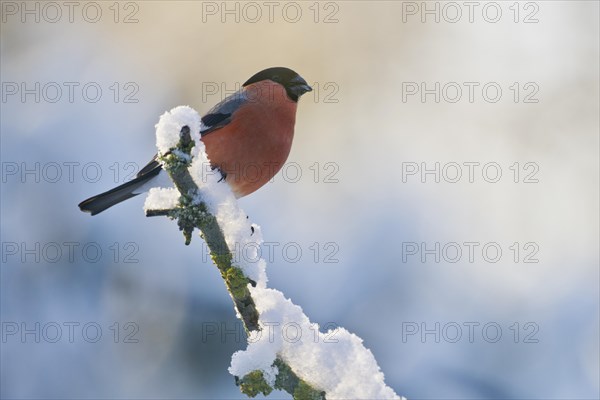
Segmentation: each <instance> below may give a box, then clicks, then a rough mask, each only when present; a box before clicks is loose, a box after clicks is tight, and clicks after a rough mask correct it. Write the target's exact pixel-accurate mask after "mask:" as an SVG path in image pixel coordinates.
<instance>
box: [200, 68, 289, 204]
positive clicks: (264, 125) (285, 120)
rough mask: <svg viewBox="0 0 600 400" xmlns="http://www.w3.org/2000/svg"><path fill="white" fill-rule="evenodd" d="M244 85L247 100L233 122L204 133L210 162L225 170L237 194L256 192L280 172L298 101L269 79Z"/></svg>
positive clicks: (285, 157) (238, 195) (287, 148)
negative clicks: (206, 133) (293, 99)
mask: <svg viewBox="0 0 600 400" xmlns="http://www.w3.org/2000/svg"><path fill="white" fill-rule="evenodd" d="M244 89H245V95H246V96H247V100H246V101H245V102H244V104H243V105H241V106H240V107H239V108H238V109H237V110H236V111H235V113H234V114H233V115H232V118H231V122H230V123H229V124H227V125H226V126H224V127H223V128H221V129H218V130H216V131H214V132H212V133H210V134H208V135H206V136H204V137H202V141H203V142H204V145H205V146H206V153H207V155H208V158H209V160H210V162H211V164H212V165H213V166H216V167H219V169H220V170H221V171H222V172H224V173H225V174H226V181H227V183H228V184H229V185H230V186H231V188H232V190H233V192H234V193H235V195H236V197H242V196H246V195H248V194H250V193H252V192H254V191H255V190H257V189H259V188H260V187H261V186H263V185H264V184H265V183H267V182H268V181H269V180H271V178H273V176H274V175H275V174H276V173H277V172H279V170H280V169H281V167H282V166H283V164H284V163H285V161H286V160H287V157H288V155H289V153H290V149H291V146H292V140H293V137H294V125H295V122H296V108H297V105H298V104H297V102H295V101H292V100H291V99H290V98H289V97H288V96H287V95H286V92H285V89H284V87H283V86H281V85H279V84H277V83H275V82H272V81H270V80H265V81H261V82H257V83H253V84H251V85H248V86H246V87H245V88H244Z"/></svg>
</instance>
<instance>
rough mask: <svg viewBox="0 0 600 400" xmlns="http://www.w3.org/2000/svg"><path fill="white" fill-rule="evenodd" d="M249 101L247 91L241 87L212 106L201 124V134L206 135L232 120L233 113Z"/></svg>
mask: <svg viewBox="0 0 600 400" xmlns="http://www.w3.org/2000/svg"><path fill="white" fill-rule="evenodd" d="M247 101H248V97H247V95H246V91H245V90H244V89H240V90H238V91H237V92H235V93H233V94H232V95H230V96H227V97H226V98H225V99H223V101H221V102H220V103H218V104H217V105H215V106H214V107H213V108H211V109H210V110H209V111H208V112H207V113H206V115H204V117H202V119H201V121H202V125H201V126H200V136H201V137H202V136H206V135H208V134H209V133H211V132H214V131H216V130H217V129H220V128H222V127H224V126H225V125H227V124H228V123H229V122H231V118H232V116H233V113H235V112H236V111H237V110H238V109H239V108H240V107H241V106H242V105H243V104H245V103H246V102H247Z"/></svg>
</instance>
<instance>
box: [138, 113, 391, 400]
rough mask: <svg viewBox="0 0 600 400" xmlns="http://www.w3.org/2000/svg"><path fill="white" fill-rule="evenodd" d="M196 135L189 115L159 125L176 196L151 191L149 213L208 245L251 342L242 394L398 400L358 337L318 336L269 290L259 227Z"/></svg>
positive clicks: (240, 359) (241, 366)
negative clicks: (242, 253) (235, 252)
mask: <svg viewBox="0 0 600 400" xmlns="http://www.w3.org/2000/svg"><path fill="white" fill-rule="evenodd" d="M199 132H200V117H199V115H198V113H197V112H196V111H194V110H193V109H192V108H190V107H187V106H185V107H183V106H182V107H176V108H174V109H172V110H171V111H170V112H166V113H165V114H163V115H162V116H161V117H160V121H159V122H158V124H157V125H156V144H157V147H158V151H159V160H160V162H161V163H162V165H163V168H164V169H165V170H166V171H167V173H168V174H169V176H170V177H171V179H172V180H173V183H174V184H175V188H176V189H175V188H171V189H164V188H163V189H152V190H151V191H150V192H149V194H148V197H147V198H146V202H145V204H144V210H145V212H146V215H147V216H157V215H163V216H168V217H170V218H171V219H176V220H177V223H178V225H179V229H180V230H182V231H183V234H184V236H185V240H186V244H189V243H190V241H191V235H192V232H193V230H194V229H196V228H197V229H199V230H200V235H201V237H202V238H203V239H204V240H205V241H206V243H207V245H208V248H209V250H210V253H211V257H212V260H213V261H214V263H215V265H216V266H217V268H218V269H219V271H220V272H221V276H222V277H223V280H224V281H225V285H226V286H227V290H228V291H229V294H230V295H231V298H232V299H233V302H234V305H235V311H236V314H237V316H238V318H240V319H241V320H242V322H243V324H244V328H245V330H246V334H247V335H248V343H249V344H248V347H247V349H246V350H244V351H238V352H236V353H234V354H233V356H232V359H231V366H230V368H229V372H230V373H231V374H232V375H233V376H234V377H235V380H236V383H237V384H238V385H239V386H240V389H241V391H242V392H243V393H245V394H246V395H248V396H250V397H254V396H256V395H257V394H258V393H262V394H264V395H268V394H269V393H271V391H272V390H273V389H280V390H285V391H287V392H288V393H290V394H291V395H292V396H293V397H294V399H325V398H327V399H329V400H331V399H347V398H353V399H375V398H376V399H400V397H399V396H398V395H396V393H394V391H393V390H392V389H391V388H389V387H388V386H386V384H385V383H384V377H383V373H382V372H381V371H380V369H379V366H378V365H377V362H376V360H375V358H374V357H373V354H372V353H371V351H370V350H369V349H367V348H366V347H364V346H363V344H362V340H361V339H360V338H359V337H358V336H356V335H354V334H352V333H350V332H348V331H347V330H345V329H343V328H338V329H337V330H330V331H328V332H320V330H319V326H318V324H315V323H311V322H310V320H309V318H308V317H307V316H306V315H305V314H304V313H303V311H302V309H301V308H300V307H299V306H297V305H295V304H293V303H292V302H291V301H290V300H289V299H286V298H285V296H284V295H283V293H281V292H280V291H278V290H275V289H270V288H267V275H266V262H265V260H264V259H262V258H260V256H259V248H260V246H261V245H262V243H263V239H262V233H261V230H260V227H259V226H258V225H256V224H251V223H250V222H249V221H248V218H247V217H246V215H245V214H244V212H243V211H242V210H241V209H240V208H239V207H238V203H237V200H236V198H235V196H234V195H233V193H232V192H231V190H230V188H229V186H228V185H226V184H224V183H223V182H222V179H221V175H220V173H219V172H218V171H214V170H213V169H212V168H211V167H210V162H209V160H208V158H207V156H206V153H205V149H204V144H203V143H202V141H201V140H200V137H199ZM192 135H193V136H192ZM236 247H237V248H244V249H248V250H249V251H252V250H254V253H255V254H248V257H240V260H236V261H235V262H234V260H233V256H232V252H231V251H230V249H233V248H236ZM254 260H255V261H254ZM290 327H293V329H292V330H290ZM290 332H292V333H290ZM298 333H299V334H298Z"/></svg>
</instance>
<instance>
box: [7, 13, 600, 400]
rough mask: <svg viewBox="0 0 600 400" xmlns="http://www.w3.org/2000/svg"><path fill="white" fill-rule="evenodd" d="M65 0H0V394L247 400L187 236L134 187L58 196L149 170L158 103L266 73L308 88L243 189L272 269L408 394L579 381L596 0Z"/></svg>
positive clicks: (591, 328) (585, 366)
mask: <svg viewBox="0 0 600 400" xmlns="http://www.w3.org/2000/svg"><path fill="white" fill-rule="evenodd" d="M47 4H50V5H47ZM73 4H74V5H73V6H72V8H69V7H71V6H67V5H64V4H63V3H44V2H27V3H22V2H8V1H3V2H2V25H1V31H0V33H1V64H0V65H1V71H0V73H1V81H2V103H1V135H0V138H1V158H2V191H1V219H2V226H1V234H2V238H1V241H2V266H1V269H0V278H1V287H0V289H1V297H0V299H1V307H0V311H1V321H2V341H1V343H0V344H1V358H0V361H1V365H0V366H1V381H0V386H1V389H0V395H1V397H2V398H11V399H45V398H64V399H81V398H106V399H112V398H137V399H150V398H178V399H179V398H182V399H183V398H201V399H209V398H210V399H219V398H223V399H224V398H228V399H229V398H244V396H242V395H241V394H240V393H239V391H238V388H237V387H236V386H235V385H234V381H233V377H232V376H230V375H229V373H228V372H227V367H228V366H229V362H230V357H231V354H232V353H233V352H234V351H236V350H238V349H243V348H245V338H244V336H243V334H242V332H241V327H240V325H239V323H238V322H237V321H236V319H235V316H234V312H233V307H232V304H231V300H230V298H229V296H228V294H227V292H226V290H225V287H224V285H223V282H222V279H221V277H220V276H219V274H218V271H217V270H216V268H214V266H213V265H212V264H211V262H210V259H209V258H208V257H207V256H206V250H205V247H204V245H203V244H202V240H201V239H200V238H199V237H198V236H195V237H194V239H193V241H192V244H191V246H189V247H186V246H184V244H183V240H182V236H181V234H180V233H179V232H178V230H177V227H176V224H175V223H174V222H172V221H169V220H167V219H165V218H145V217H144V214H143V211H142V205H143V202H144V198H143V196H139V197H137V198H135V199H132V200H130V201H128V202H127V203H124V204H122V205H119V206H118V207H115V208H113V209H111V210H109V211H107V212H105V213H103V214H101V215H99V216H95V217H93V218H92V217H90V216H89V215H87V214H84V213H81V212H80V211H79V209H78V208H77V204H78V203H79V202H80V201H81V200H83V199H84V198H87V197H89V196H91V195H94V194H97V193H99V192H102V191H105V190H107V189H109V188H111V187H113V186H115V185H116V184H117V183H121V182H123V181H125V180H127V179H128V178H129V177H130V176H131V175H132V174H134V173H135V172H137V169H138V168H140V167H142V166H143V165H144V164H145V163H146V162H147V161H149V159H150V158H151V157H152V155H153V154H154V152H155V147H154V124H155V123H156V122H157V121H158V118H159V116H160V115H161V114H162V113H163V112H164V111H166V110H169V109H171V108H173V107H175V106H177V105H182V104H188V105H190V106H192V107H194V108H195V109H197V110H198V111H199V112H200V113H203V112H206V111H208V109H209V108H210V107H212V105H214V104H215V103H217V102H218V101H220V100H221V99H222V98H223V97H224V96H226V95H227V94H230V93H231V92H232V91H234V90H236V88H237V87H239V84H241V83H243V82H244V81H245V80H246V79H247V78H248V77H250V76H251V75H252V74H253V73H255V72H257V71H259V70H261V69H263V68H266V67H270V66H288V67H291V68H293V69H294V70H296V71H298V72H299V73H300V74H301V75H302V76H303V77H305V78H306V80H307V81H308V82H309V83H311V84H312V85H313V87H314V88H315V90H314V91H313V92H312V93H309V94H307V95H306V96H305V97H303V98H302V99H301V102H300V106H299V110H298V116H297V124H296V137H295V141H294V146H293V149H292V153H291V155H290V159H289V161H290V164H289V167H288V168H286V169H285V170H284V171H282V172H281V173H280V174H278V175H277V176H276V177H275V179H274V182H273V183H271V184H269V185H267V186H265V187H264V188H262V189H261V190H260V191H258V192H257V193H255V194H253V195H251V196H249V197H247V198H244V199H242V200H240V203H241V206H242V208H243V209H244V210H245V211H246V212H247V213H248V215H249V216H250V218H251V219H252V220H253V221H254V222H256V223H258V224H259V225H261V226H262V229H263V234H264V237H265V241H267V242H276V244H274V245H273V248H274V249H275V251H274V253H273V258H272V259H271V260H269V265H268V270H267V272H268V275H269V279H270V282H269V285H270V286H271V287H274V288H277V289H279V290H281V291H283V292H284V293H285V294H286V296H289V297H290V298H291V299H292V300H293V301H294V302H295V303H296V304H298V305H300V306H302V307H303V309H304V311H305V313H306V314H307V315H308V316H309V317H310V318H311V320H313V321H314V322H318V323H320V324H321V325H323V326H325V325H328V324H333V325H339V326H344V327H345V328H347V329H348V330H350V331H351V332H354V333H356V334H357V335H359V336H360V337H361V338H363V339H364V343H365V345H366V346H367V347H368V348H370V349H371V350H372V351H373V353H374V355H375V357H376V359H377V360H378V362H379V365H380V367H381V369H382V370H383V372H384V373H385V375H386V383H387V384H388V385H390V386H391V387H393V388H394V389H395V391H396V392H397V393H398V394H401V395H404V396H407V397H409V398H413V399H417V398H421V399H500V398H502V399H566V398H569V399H592V398H598V397H599V390H600V388H599V374H600V371H599V351H600V350H599V343H598V341H599V293H598V289H599V268H598V263H599V259H598V250H599V249H598V239H599V237H598V236H599V235H598V220H599V218H598V217H599V216H598V181H599V179H598V178H599V177H598V167H599V165H598V144H599V143H598V132H599V127H598V121H599V89H598V86H599V79H598V71H599V65H598V60H599V22H598V21H599V17H598V16H599V9H598V3H597V2H588V1H571V2H566V1H536V2H518V3H511V2H501V3H493V4H491V5H490V3H487V2H482V3H479V2H476V5H475V6H474V8H473V9H470V8H469V7H468V6H466V5H465V4H464V3H451V4H450V3H444V2H427V3H422V2H387V1H373V2H366V1H364V2H363V1H352V2H350V1H342V2H338V1H336V2H324V3H314V2H292V3H285V2H282V3H280V2H275V3H274V5H273V7H274V8H272V9H270V8H269V7H271V6H265V5H264V4H263V3H238V2H228V3H221V2H187V1H174V2H167V1H152V2H150V1H148V2H118V3H115V2H96V3H93V2H92V3H86V2H74V3H73ZM249 4H250V5H249ZM227 10H229V11H230V12H229V13H228V11H227ZM269 10H271V12H272V14H271V15H270V14H269ZM470 10H471V11H472V13H471V15H469V11H470ZM498 10H500V14H497V11H498ZM436 18H437V19H438V20H439V22H438V21H436ZM470 18H471V20H470ZM36 19H37V20H36ZM236 19H237V20H236ZM436 82H439V90H437V91H436ZM465 82H467V83H468V84H465ZM422 83H424V86H421V84H422ZM486 84H487V86H486ZM236 85H238V86H236ZM468 85H471V86H468ZM484 86H485V87H486V92H484V91H483V88H484ZM457 87H458V88H460V89H461V90H462V96H461V98H460V99H457V92H456V90H457V89H456V88H457ZM469 87H473V98H472V101H470V100H469V96H468V94H469ZM415 88H417V90H418V92H417V93H416V94H411V93H413V92H411V90H412V91H414V90H415ZM497 88H500V90H501V92H500V95H499V97H498V96H497V95H496V94H495V92H494V90H497ZM71 89H72V92H70V90H71ZM98 89H99V91H98ZM421 89H425V90H429V92H426V93H425V95H424V98H421V95H422V94H423V92H422V90H421ZM488 89H489V91H488ZM427 93H429V94H427ZM436 96H439V99H438V101H436ZM455 100H456V101H455ZM496 100H497V101H496ZM423 163H424V164H423ZM436 163H439V169H438V173H439V178H438V181H439V182H436V176H435V172H434V173H430V174H425V175H422V172H423V169H424V168H426V169H435V165H436ZM465 163H479V164H477V165H478V166H477V167H476V168H475V167H474V168H475V169H474V175H473V179H472V182H470V181H469V179H468V167H467V165H469V164H465ZM489 163H496V164H491V166H492V167H493V168H492V169H487V170H486V171H485V173H484V172H483V169H482V167H483V165H485V164H489ZM515 163H518V164H515ZM528 163H529V164H528ZM456 165H458V166H459V167H460V168H461V169H460V171H461V173H462V176H461V179H458V182H456V183H453V182H452V181H453V180H455V179H454V176H455V175H456ZM470 165H475V164H470ZM415 166H417V167H418V171H415V172H416V174H415V175H409V174H407V172H409V171H412V170H411V168H414V167H415ZM497 170H499V171H500V172H501V174H502V175H501V176H500V177H499V178H498V181H497V182H496V183H491V182H489V181H493V180H495V171H497ZM298 171H299V172H300V173H301V176H297V175H296V174H297V172H298ZM403 172H404V173H403ZM517 172H518V174H517ZM422 180H425V182H422ZM515 181H516V182H515ZM465 242H469V243H470V242H475V243H476V245H473V246H476V247H474V249H475V250H474V253H473V260H472V261H473V262H470V261H469V257H468V247H467V246H469V245H465ZM422 243H423V244H424V246H425V247H424V248H423V247H421V248H419V246H422V245H421V244H422ZM436 243H438V244H439V250H436V247H435V246H436ZM454 243H456V244H457V245H455V244H454ZM515 243H516V245H515ZM415 244H416V246H417V247H416V248H417V250H416V253H415V251H414V249H415V247H414V245H415ZM486 244H488V246H487V247H486V248H487V249H490V248H491V250H490V252H489V253H486V255H485V257H484V255H483V254H482V251H481V250H482V248H483V247H484V245H486ZM457 247H458V248H460V249H461V251H462V256H461V257H457V256H456V254H455V253H454V251H456V248H457ZM284 248H285V249H286V251H284ZM298 248H300V249H301V251H302V254H301V255H300V256H299V257H296V255H295V250H297V249H298ZM497 248H500V250H501V251H502V254H501V255H500V256H499V260H497V261H496V262H492V261H494V260H491V259H492V258H494V257H495V255H494V250H496V249H497ZM317 249H318V251H317ZM428 249H429V250H431V249H433V253H428V252H427V251H428ZM444 249H445V250H444ZM413 253H415V254H413ZM436 256H438V257H439V262H436ZM486 257H487V258H486ZM295 258H298V259H297V260H296V259H295ZM455 260H456V262H452V261H455ZM525 261H537V262H525ZM436 324H437V325H436ZM457 327H458V328H457ZM469 327H472V328H469ZM484 327H485V329H484ZM458 329H460V334H461V336H458V333H459V331H458ZM470 329H472V331H470ZM498 329H500V330H501V331H498ZM498 333H500V336H498ZM271 398H288V397H286V394H284V393H275V394H273V395H271Z"/></svg>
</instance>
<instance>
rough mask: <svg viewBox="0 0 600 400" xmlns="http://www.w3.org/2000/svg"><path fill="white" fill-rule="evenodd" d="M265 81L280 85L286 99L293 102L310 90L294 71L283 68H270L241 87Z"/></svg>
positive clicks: (253, 76) (255, 75)
mask: <svg viewBox="0 0 600 400" xmlns="http://www.w3.org/2000/svg"><path fill="white" fill-rule="evenodd" d="M267 79H268V80H271V81H273V82H276V83H279V84H280V85H282V86H283V87H284V88H285V92H286V93H287V95H288V97H289V98H290V99H292V100H293V101H298V99H299V98H300V96H302V95H303V94H304V93H306V92H310V91H311V90H312V88H311V87H310V86H309V85H308V83H306V81H305V80H304V78H302V77H301V76H300V75H298V74H297V73H296V72H295V71H293V70H291V69H289V68H285V67H272V68H267V69H264V70H262V71H260V72H257V73H256V74H254V75H252V77H251V78H250V79H248V80H247V81H246V82H244V84H243V85H242V86H248V85H250V84H252V83H256V82H260V81H264V80H267Z"/></svg>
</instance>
